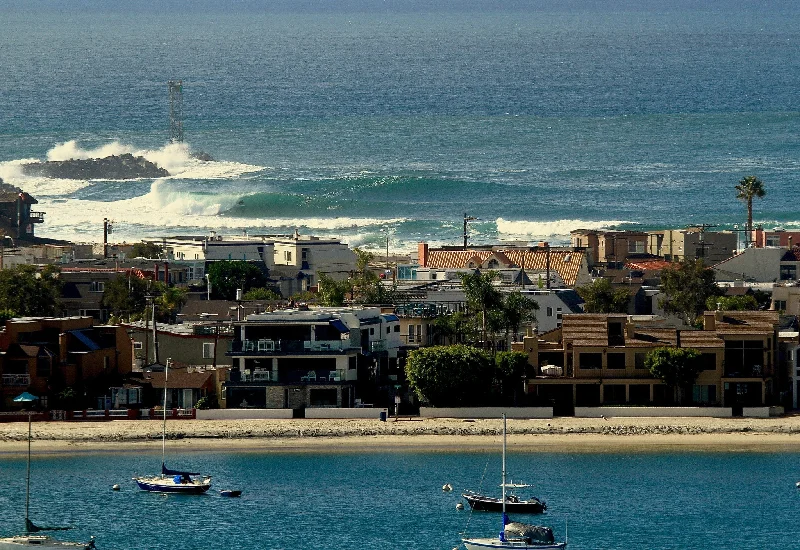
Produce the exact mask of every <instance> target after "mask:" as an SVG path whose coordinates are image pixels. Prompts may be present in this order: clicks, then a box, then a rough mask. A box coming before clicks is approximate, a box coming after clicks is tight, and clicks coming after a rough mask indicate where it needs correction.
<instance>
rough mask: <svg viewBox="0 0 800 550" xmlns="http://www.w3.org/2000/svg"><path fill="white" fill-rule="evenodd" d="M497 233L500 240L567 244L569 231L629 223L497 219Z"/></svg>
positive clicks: (612, 226) (618, 221)
mask: <svg viewBox="0 0 800 550" xmlns="http://www.w3.org/2000/svg"><path fill="white" fill-rule="evenodd" d="M495 223H496V224H497V233H498V236H502V237H501V238H506V239H507V238H513V239H528V240H536V239H557V240H566V241H567V242H569V235H570V232H571V231H574V230H576V229H612V228H614V227H618V226H620V225H622V224H628V223H630V222H625V221H620V220H613V221H612V220H599V221H587V220H553V221H512V220H504V219H503V218H497V220H496V222H495Z"/></svg>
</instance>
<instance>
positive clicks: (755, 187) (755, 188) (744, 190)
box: [736, 176, 767, 242]
mask: <svg viewBox="0 0 800 550" xmlns="http://www.w3.org/2000/svg"><path fill="white" fill-rule="evenodd" d="M766 194H767V192H766V191H765V190H764V182H762V181H761V180H760V179H758V178H757V177H755V176H746V177H744V178H742V179H741V180H739V184H738V185H737V186H736V198H737V199H739V200H740V201H742V202H744V203H745V204H746V205H747V242H750V239H752V238H753V199H754V198H756V197H758V198H759V199H760V198H762V197H763V196H764V195H766Z"/></svg>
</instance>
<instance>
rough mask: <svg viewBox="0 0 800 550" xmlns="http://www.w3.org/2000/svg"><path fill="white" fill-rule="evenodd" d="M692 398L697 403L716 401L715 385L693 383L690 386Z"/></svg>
mask: <svg viewBox="0 0 800 550" xmlns="http://www.w3.org/2000/svg"><path fill="white" fill-rule="evenodd" d="M692 400H693V401H694V402H695V403H697V404H711V403H716V402H717V387H716V386H706V385H697V384H695V385H694V386H692Z"/></svg>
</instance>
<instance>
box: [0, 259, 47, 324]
mask: <svg viewBox="0 0 800 550" xmlns="http://www.w3.org/2000/svg"><path fill="white" fill-rule="evenodd" d="M0 310H9V311H13V312H15V313H17V314H18V315H20V316H23V317H41V316H53V315H56V314H58V313H60V311H61V279H60V278H59V270H58V268H57V267H55V266H52V265H46V266H44V267H43V268H42V269H41V270H38V269H37V268H36V266H33V265H17V266H14V267H10V268H8V269H3V270H0Z"/></svg>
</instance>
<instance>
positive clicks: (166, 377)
mask: <svg viewBox="0 0 800 550" xmlns="http://www.w3.org/2000/svg"><path fill="white" fill-rule="evenodd" d="M169 363H170V360H169V359H167V364H166V365H164V426H163V427H162V428H161V470H162V471H161V477H164V471H163V470H164V464H166V460H167V380H169Z"/></svg>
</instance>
